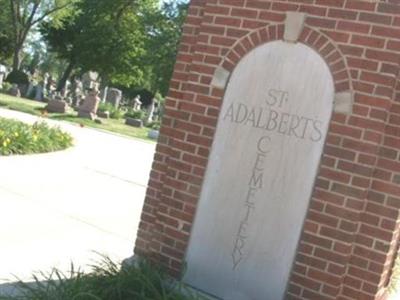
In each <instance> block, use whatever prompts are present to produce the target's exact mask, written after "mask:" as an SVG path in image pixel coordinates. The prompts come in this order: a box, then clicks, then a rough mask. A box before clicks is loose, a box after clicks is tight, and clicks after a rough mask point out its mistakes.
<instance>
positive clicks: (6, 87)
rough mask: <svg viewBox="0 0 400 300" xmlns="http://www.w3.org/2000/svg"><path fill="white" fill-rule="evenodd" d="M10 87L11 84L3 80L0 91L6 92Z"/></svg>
mask: <svg viewBox="0 0 400 300" xmlns="http://www.w3.org/2000/svg"><path fill="white" fill-rule="evenodd" d="M11 87H12V84H11V83H9V82H3V87H2V88H1V90H0V91H1V92H3V93H5V94H6V93H8V91H9V90H10V89H11Z"/></svg>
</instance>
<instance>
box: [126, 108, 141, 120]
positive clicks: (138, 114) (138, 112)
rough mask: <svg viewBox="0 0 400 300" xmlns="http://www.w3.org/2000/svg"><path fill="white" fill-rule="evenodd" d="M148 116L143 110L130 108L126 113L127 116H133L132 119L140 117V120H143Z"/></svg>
mask: <svg viewBox="0 0 400 300" xmlns="http://www.w3.org/2000/svg"><path fill="white" fill-rule="evenodd" d="M145 116H146V113H145V112H144V111H143V110H133V109H129V110H128V111H127V112H126V113H125V117H128V118H132V119H138V120H143V119H144V118H145Z"/></svg>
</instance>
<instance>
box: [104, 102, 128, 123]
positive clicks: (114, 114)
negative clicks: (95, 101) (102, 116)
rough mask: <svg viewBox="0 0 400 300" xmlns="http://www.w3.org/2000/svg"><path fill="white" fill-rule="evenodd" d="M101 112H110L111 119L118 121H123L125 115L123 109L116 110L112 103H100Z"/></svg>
mask: <svg viewBox="0 0 400 300" xmlns="http://www.w3.org/2000/svg"><path fill="white" fill-rule="evenodd" d="M99 111H101V112H106V111H108V112H109V113H110V118H111V119H117V120H119V119H122V118H123V117H124V114H125V112H124V111H123V110H122V109H120V108H116V107H115V106H114V105H112V104H111V103H100V105H99Z"/></svg>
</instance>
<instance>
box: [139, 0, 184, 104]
mask: <svg viewBox="0 0 400 300" xmlns="http://www.w3.org/2000/svg"><path fill="white" fill-rule="evenodd" d="M187 9H188V4H187V2H186V1H175V2H167V3H164V5H163V7H162V9H161V10H159V11H157V12H156V14H154V15H150V16H148V20H147V22H146V23H147V24H148V25H147V26H148V29H147V35H148V37H149V38H148V39H147V40H148V41H147V45H146V48H147V49H148V51H147V54H148V55H147V58H146V60H145V61H147V65H148V66H147V76H148V78H147V85H148V86H147V88H149V89H150V90H151V91H153V92H159V93H161V94H162V95H164V96H165V95H166V93H167V92H168V88H169V81H170V79H171V76H172V72H173V70H174V65H175V61H176V55H177V53H178V46H179V42H180V38H181V35H182V26H183V23H184V21H185V18H186V15H187Z"/></svg>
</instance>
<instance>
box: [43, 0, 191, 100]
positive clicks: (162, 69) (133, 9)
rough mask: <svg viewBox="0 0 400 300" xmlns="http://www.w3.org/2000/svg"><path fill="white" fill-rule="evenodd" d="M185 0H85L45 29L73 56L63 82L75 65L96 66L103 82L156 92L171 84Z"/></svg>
mask: <svg viewBox="0 0 400 300" xmlns="http://www.w3.org/2000/svg"><path fill="white" fill-rule="evenodd" d="M186 8H187V5H186V4H179V3H178V4H167V5H165V6H163V7H162V8H161V7H160V5H159V1H158V0H113V1H109V0H96V1H93V0H80V1H79V2H76V3H75V6H74V9H73V10H74V12H75V13H74V14H71V15H70V16H69V17H68V18H65V19H64V20H63V21H62V22H59V24H57V26H55V25H54V24H53V22H52V20H49V21H48V22H44V23H43V24H42V26H41V29H40V31H41V33H42V35H43V37H44V39H45V40H46V41H47V43H48V44H49V46H50V49H51V51H54V52H55V53H57V55H58V57H59V58H61V59H65V60H67V61H68V62H69V66H68V68H67V69H66V70H65V73H64V76H63V77H62V78H61V80H60V82H59V85H58V88H59V89H62V87H63V86H64V85H65V81H66V79H67V78H68V77H69V76H70V74H71V72H72V70H73V69H74V68H79V69H80V70H82V71H89V70H93V71H97V72H99V73H100V74H101V76H102V78H103V82H106V83H107V84H110V85H115V86H123V87H127V88H138V87H145V88H147V89H149V90H150V91H152V92H153V93H155V92H157V91H159V90H160V91H161V92H162V93H163V94H165V93H166V91H167V89H168V83H169V80H170V77H171V74H172V70H173V65H174V62H175V57H176V52H177V46H178V42H179V38H180V33H181V29H180V28H181V25H182V23H183V19H184V16H185V14H186Z"/></svg>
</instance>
